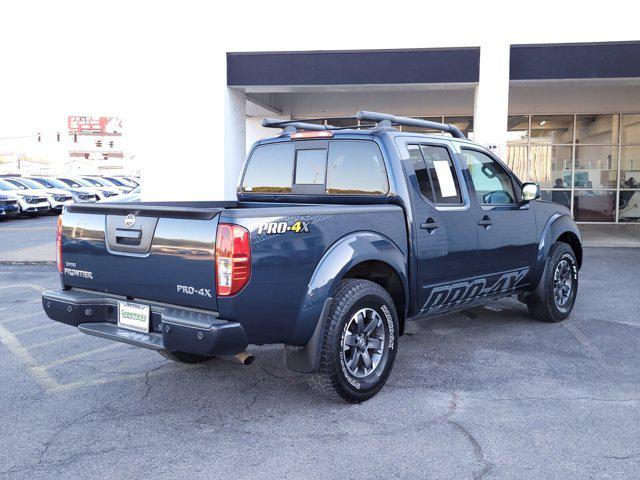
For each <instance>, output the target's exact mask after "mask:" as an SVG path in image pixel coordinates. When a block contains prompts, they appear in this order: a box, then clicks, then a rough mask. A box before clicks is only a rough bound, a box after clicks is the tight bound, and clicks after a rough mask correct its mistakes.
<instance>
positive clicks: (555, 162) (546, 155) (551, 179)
mask: <svg viewBox="0 0 640 480" xmlns="http://www.w3.org/2000/svg"><path fill="white" fill-rule="evenodd" d="M572 158H573V147H571V146H564V145H535V146H532V148H531V168H530V174H529V177H528V180H529V181H533V182H538V183H539V184H540V188H548V189H553V188H560V189H564V188H570V187H571V163H572Z"/></svg>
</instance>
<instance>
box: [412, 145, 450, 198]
mask: <svg viewBox="0 0 640 480" xmlns="http://www.w3.org/2000/svg"><path fill="white" fill-rule="evenodd" d="M407 149H408V150H409V158H410V159H411V163H412V164H413V169H414V171H415V173H416V179H417V180H418V187H419V188H420V191H421V192H422V195H423V196H424V197H425V198H427V199H429V200H430V201H431V202H433V203H435V204H445V205H447V204H448V205H451V204H453V205H459V204H461V203H462V197H461V195H460V187H459V185H458V178H457V176H456V171H455V168H454V166H453V161H452V160H451V155H450V154H449V150H448V149H447V147H445V146H442V145H407Z"/></svg>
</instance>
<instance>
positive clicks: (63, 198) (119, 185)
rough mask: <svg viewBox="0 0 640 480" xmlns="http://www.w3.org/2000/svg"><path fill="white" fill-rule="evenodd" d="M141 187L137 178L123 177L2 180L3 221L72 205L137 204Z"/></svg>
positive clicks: (55, 210) (16, 178)
mask: <svg viewBox="0 0 640 480" xmlns="http://www.w3.org/2000/svg"><path fill="white" fill-rule="evenodd" d="M139 185H140V184H139V180H138V179H137V178H134V177H120V176H117V177H112V176H108V177H103V176H100V177H99V176H88V175H81V176H61V177H52V176H37V175H34V176H29V177H21V176H15V177H11V176H7V177H0V218H3V217H14V216H18V215H31V216H35V215H42V214H48V213H60V212H61V211H62V209H63V207H64V206H65V205H70V204H73V203H90V202H98V201H134V200H137V199H139V198H138V197H139V188H140V187H139ZM136 192H137V193H136ZM132 195H133V198H134V200H131V199H128V198H129V197H131V196H132Z"/></svg>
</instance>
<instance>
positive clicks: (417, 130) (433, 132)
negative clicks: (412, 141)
mask: <svg viewBox="0 0 640 480" xmlns="http://www.w3.org/2000/svg"><path fill="white" fill-rule="evenodd" d="M416 118H418V119H420V120H428V121H430V122H438V123H442V117H416ZM399 128H400V131H402V132H413V133H428V134H430V135H442V134H443V133H442V132H441V131H440V130H431V129H430V128H422V127H407V126H405V125H401V126H400V127H399Z"/></svg>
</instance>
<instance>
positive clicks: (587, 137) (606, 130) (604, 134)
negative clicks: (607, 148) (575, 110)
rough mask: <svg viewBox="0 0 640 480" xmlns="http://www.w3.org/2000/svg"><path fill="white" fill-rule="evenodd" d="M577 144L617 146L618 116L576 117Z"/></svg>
mask: <svg viewBox="0 0 640 480" xmlns="http://www.w3.org/2000/svg"><path fill="white" fill-rule="evenodd" d="M576 143H582V144H585V145H617V144H618V115H576Z"/></svg>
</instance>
